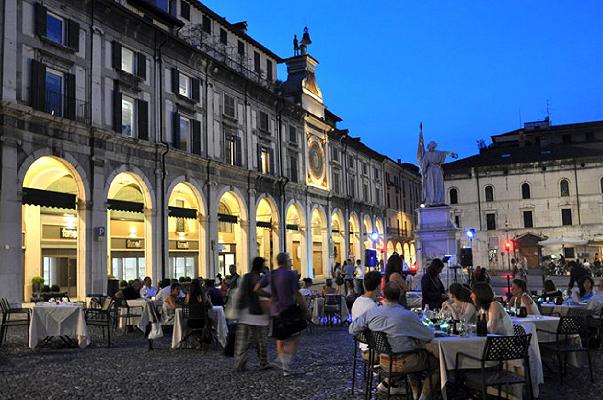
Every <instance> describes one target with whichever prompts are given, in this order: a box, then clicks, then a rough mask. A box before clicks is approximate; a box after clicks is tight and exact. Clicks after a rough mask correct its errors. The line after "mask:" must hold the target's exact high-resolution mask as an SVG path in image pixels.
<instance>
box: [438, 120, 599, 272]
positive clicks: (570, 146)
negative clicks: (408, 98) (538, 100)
mask: <svg viewBox="0 0 603 400" xmlns="http://www.w3.org/2000/svg"><path fill="white" fill-rule="evenodd" d="M445 185H446V192H447V202H448V204H450V205H451V207H452V213H453V215H452V218H453V220H454V221H455V223H456V224H457V226H458V227H459V228H461V230H462V232H465V231H466V230H467V229H470V228H474V229H476V231H477V234H476V236H475V238H474V239H473V240H472V241H470V240H469V239H468V238H467V237H466V236H465V235H463V237H461V238H460V240H461V244H462V245H463V246H465V247H471V245H472V246H473V262H474V264H475V265H481V266H487V267H488V268H491V269H508V268H509V265H510V260H511V259H512V258H520V259H525V261H526V262H527V264H528V266H529V267H532V268H534V267H537V266H538V265H539V258H540V257H542V256H547V255H553V256H558V255H559V254H564V256H565V257H566V258H568V259H576V258H590V259H591V261H592V259H593V258H594V256H595V254H597V253H598V254H601V250H602V248H601V246H602V245H603V122H600V121H598V122H586V123H576V124H567V125H551V123H550V121H549V120H548V119H545V120H543V121H536V122H532V123H526V124H525V126H524V127H523V128H521V129H517V130H515V131H512V132H508V133H504V134H499V135H495V136H492V143H491V144H490V145H489V146H484V147H483V148H482V149H481V151H480V153H479V154H477V155H475V156H471V157H468V158H465V159H462V160H458V161H455V162H452V163H448V164H446V165H445ZM546 238H548V239H560V240H562V241H565V243H563V244H559V245H554V246H545V247H542V246H539V245H538V242H539V241H542V240H544V239H546ZM572 242H573V243H572Z"/></svg>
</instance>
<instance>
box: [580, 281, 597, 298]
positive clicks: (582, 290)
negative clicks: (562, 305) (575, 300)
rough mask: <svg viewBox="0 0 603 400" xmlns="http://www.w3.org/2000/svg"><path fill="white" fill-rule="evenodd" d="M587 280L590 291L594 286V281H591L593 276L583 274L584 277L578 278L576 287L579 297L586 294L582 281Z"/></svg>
mask: <svg viewBox="0 0 603 400" xmlns="http://www.w3.org/2000/svg"><path fill="white" fill-rule="evenodd" d="M587 280H588V281H590V290H591V291H592V290H593V288H594V287H595V281H593V278H591V277H590V276H585V277H584V278H582V279H580V280H579V281H578V289H580V297H582V296H584V295H585V294H586V289H585V288H584V282H586V281H587Z"/></svg>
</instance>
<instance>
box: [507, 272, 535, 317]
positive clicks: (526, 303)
mask: <svg viewBox="0 0 603 400" xmlns="http://www.w3.org/2000/svg"><path fill="white" fill-rule="evenodd" d="M527 292H528V288H527V285H526V281H524V280H522V279H513V283H512V284H511V294H512V295H513V297H511V300H510V301H509V307H515V308H516V309H519V307H525V308H526V309H527V310H528V314H529V315H540V311H539V310H538V304H536V302H535V301H534V300H532V298H531V297H530V295H529V294H528V293H527Z"/></svg>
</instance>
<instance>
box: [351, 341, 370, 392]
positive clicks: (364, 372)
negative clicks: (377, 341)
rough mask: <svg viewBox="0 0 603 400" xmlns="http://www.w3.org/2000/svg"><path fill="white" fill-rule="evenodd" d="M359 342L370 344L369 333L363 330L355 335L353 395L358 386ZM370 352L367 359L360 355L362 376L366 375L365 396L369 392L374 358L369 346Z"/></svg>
mask: <svg viewBox="0 0 603 400" xmlns="http://www.w3.org/2000/svg"><path fill="white" fill-rule="evenodd" d="M359 344H364V345H366V346H368V345H369V342H368V338H367V333H366V332H361V333H359V334H358V335H356V336H354V362H353V363H352V395H354V389H355V386H356V368H357V366H358V350H359ZM367 353H368V358H367V359H366V360H365V359H364V357H363V355H362V354H361V357H360V362H361V363H362V376H363V377H364V384H365V385H364V386H365V392H364V396H365V397H366V396H367V392H368V382H369V375H368V374H369V370H370V364H371V361H372V360H373V355H372V352H371V350H370V348H369V350H368V351H367Z"/></svg>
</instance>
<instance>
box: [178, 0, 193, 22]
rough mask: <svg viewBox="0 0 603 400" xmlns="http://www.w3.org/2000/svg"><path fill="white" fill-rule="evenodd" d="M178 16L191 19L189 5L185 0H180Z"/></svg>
mask: <svg viewBox="0 0 603 400" xmlns="http://www.w3.org/2000/svg"><path fill="white" fill-rule="evenodd" d="M180 16H181V17H182V18H184V19H186V20H189V21H190V19H191V6H190V5H189V4H188V3H187V2H186V1H180Z"/></svg>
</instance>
